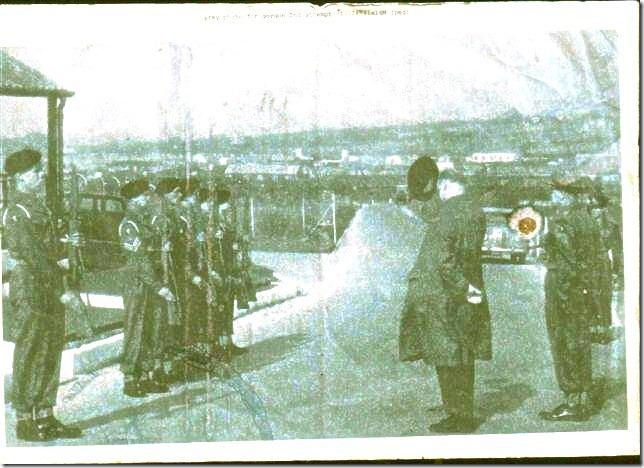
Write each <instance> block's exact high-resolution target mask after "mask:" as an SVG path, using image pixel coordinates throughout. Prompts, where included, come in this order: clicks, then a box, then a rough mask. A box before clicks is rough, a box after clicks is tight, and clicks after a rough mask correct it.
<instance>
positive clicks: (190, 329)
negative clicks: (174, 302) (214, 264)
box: [172, 178, 206, 347]
mask: <svg viewBox="0 0 644 468" xmlns="http://www.w3.org/2000/svg"><path fill="white" fill-rule="evenodd" d="M199 185H200V184H199V180H198V179H194V178H191V179H190V180H189V181H188V180H187V179H183V180H181V182H180V184H179V191H180V195H181V198H180V201H179V204H178V206H177V212H176V213H177V230H178V234H179V235H178V236H177V239H176V243H175V244H173V248H172V253H173V260H174V265H175V268H174V271H175V273H174V276H175V278H176V284H177V298H178V300H179V304H180V306H181V318H182V321H181V326H180V333H179V335H178V340H177V343H179V344H180V345H181V346H182V347H183V346H190V345H192V344H194V343H197V342H205V340H204V339H202V338H203V333H202V332H203V331H204V330H205V328H206V322H205V320H203V317H205V312H206V307H205V302H204V298H205V295H204V284H203V278H201V276H200V273H201V271H200V268H199V264H198V262H199V252H198V249H197V240H196V235H197V232H198V229H199V227H198V224H199V206H198V199H197V192H198V190H199ZM200 319H201V320H200ZM199 335H201V339H200V337H199Z"/></svg>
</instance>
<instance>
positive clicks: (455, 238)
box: [400, 164, 492, 433]
mask: <svg viewBox="0 0 644 468" xmlns="http://www.w3.org/2000/svg"><path fill="white" fill-rule="evenodd" d="M424 165H425V166H426V167H425V168H424V169H425V170H426V171H430V170H431V168H432V166H431V165H430V164H424ZM416 169H417V170H420V169H423V168H422V167H416ZM410 176H411V174H410ZM411 179H414V178H413V177H410V180H411ZM425 180H427V181H428V182H431V183H433V180H435V176H430V175H428V176H426V178H425ZM428 185H429V184H428ZM430 189H431V187H430V188H426V189H425V190H420V191H418V190H410V195H412V196H414V197H415V198H417V199H418V198H420V199H421V200H424V201H425V202H426V203H427V202H429V201H430V200H431V199H432V195H431V191H432V190H430ZM414 192H415V193H416V195H414ZM438 194H439V197H440V199H441V200H442V203H441V205H440V208H439V210H438V211H439V214H438V216H436V215H434V216H433V217H430V216H429V213H427V214H426V215H425V216H424V219H425V220H426V222H428V230H427V232H426V236H425V239H424V241H423V244H422V246H421V250H420V252H419V254H418V260H417V261H416V264H415V266H414V268H413V269H412V271H411V273H410V275H409V288H408V291H407V298H406V303H405V310H404V311H403V316H402V318H401V342H400V345H401V349H400V351H401V359H403V360H417V359H422V360H423V361H424V362H425V363H426V364H428V365H434V366H435V367H436V373H437V375H438V382H439V385H440V388H441V396H442V399H443V406H444V408H445V410H446V413H447V417H446V418H444V419H443V420H441V421H439V422H437V423H435V424H432V425H430V429H431V430H432V431H435V432H443V433H468V432H473V431H475V430H476V429H477V427H478V425H479V422H478V420H476V418H475V417H474V363H475V361H476V360H477V359H482V360H489V359H491V354H492V338H491V326H490V314H489V310H488V305H487V299H486V293H485V286H484V284H483V275H482V266H481V246H482V244H483V239H484V237H485V230H486V223H485V216H484V214H483V211H482V209H481V207H480V205H479V203H478V201H477V200H476V199H475V198H474V197H472V196H471V195H469V194H467V193H466V191H465V181H464V178H463V176H462V175H461V174H459V173H456V172H454V171H452V170H446V171H444V172H442V173H440V175H439V176H438ZM428 207H429V205H428V206H427V208H428ZM432 211H434V212H435V210H432ZM421 213H422V211H421ZM410 324H411V325H410Z"/></svg>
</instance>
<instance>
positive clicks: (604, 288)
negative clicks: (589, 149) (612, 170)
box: [582, 178, 613, 344]
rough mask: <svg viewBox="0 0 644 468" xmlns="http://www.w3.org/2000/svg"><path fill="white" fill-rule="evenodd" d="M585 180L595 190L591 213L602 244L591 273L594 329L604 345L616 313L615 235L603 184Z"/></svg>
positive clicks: (595, 337)
mask: <svg viewBox="0 0 644 468" xmlns="http://www.w3.org/2000/svg"><path fill="white" fill-rule="evenodd" d="M584 179H585V180H584V181H583V182H582V183H584V184H585V185H587V186H588V187H589V191H590V192H591V193H590V195H591V197H590V200H589V202H590V203H589V209H590V213H591V215H592V216H593V218H594V219H595V223H596V224H597V226H598V227H599V230H600V236H599V245H598V252H597V254H598V255H597V260H598V261H597V264H596V267H595V269H594V270H593V271H592V272H590V273H592V274H593V276H594V277H595V286H594V287H593V288H592V296H593V308H594V312H595V313H594V323H593V326H592V328H591V331H592V333H591V337H592V341H593V342H595V343H600V344H608V343H610V342H611V341H612V339H613V336H612V331H611V325H612V314H611V306H612V300H613V272H612V266H611V257H610V255H609V251H610V250H611V247H612V245H611V238H612V235H613V226H612V225H611V223H610V220H609V217H608V198H607V197H606V196H605V195H604V194H603V192H602V190H601V186H600V185H599V184H598V183H594V184H593V182H592V181H591V180H590V179H587V178H584Z"/></svg>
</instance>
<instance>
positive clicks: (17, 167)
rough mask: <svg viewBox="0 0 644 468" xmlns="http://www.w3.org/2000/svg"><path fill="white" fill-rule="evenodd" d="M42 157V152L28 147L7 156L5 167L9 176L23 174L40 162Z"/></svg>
mask: <svg viewBox="0 0 644 468" xmlns="http://www.w3.org/2000/svg"><path fill="white" fill-rule="evenodd" d="M41 159H42V155H41V154H40V152H38V151H36V150H33V149H28V148H27V149H23V150H20V151H16V152H15V153H11V154H10V155H9V156H7V159H6V160H5V163H4V169H5V172H6V173H7V175H9V176H14V175H16V174H22V173H23V172H27V171H28V170H30V169H31V168H33V167H34V166H36V165H37V164H38V163H40V160H41Z"/></svg>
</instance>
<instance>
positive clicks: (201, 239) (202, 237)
mask: <svg viewBox="0 0 644 468" xmlns="http://www.w3.org/2000/svg"><path fill="white" fill-rule="evenodd" d="M197 240H198V241H199V242H205V241H206V234H205V233H204V232H203V231H201V232H200V233H199V234H197Z"/></svg>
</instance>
